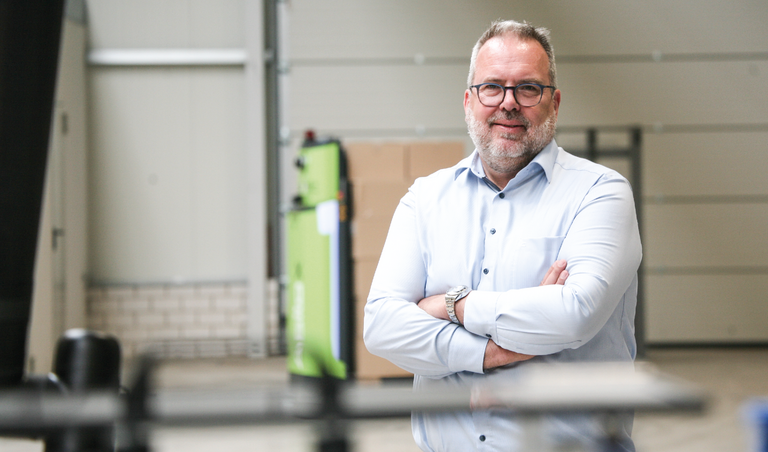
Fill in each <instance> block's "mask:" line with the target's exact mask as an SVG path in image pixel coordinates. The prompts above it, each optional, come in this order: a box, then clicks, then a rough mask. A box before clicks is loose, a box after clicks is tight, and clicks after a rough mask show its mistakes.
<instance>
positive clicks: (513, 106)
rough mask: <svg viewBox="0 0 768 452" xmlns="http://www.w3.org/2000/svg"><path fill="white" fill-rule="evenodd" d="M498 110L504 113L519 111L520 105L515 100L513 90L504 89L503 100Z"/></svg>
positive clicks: (509, 88)
mask: <svg viewBox="0 0 768 452" xmlns="http://www.w3.org/2000/svg"><path fill="white" fill-rule="evenodd" d="M499 108H501V109H502V110H505V111H512V110H520V104H518V103H517V100H516V99H515V90H514V89H513V88H511V87H504V100H503V101H502V102H501V105H499Z"/></svg>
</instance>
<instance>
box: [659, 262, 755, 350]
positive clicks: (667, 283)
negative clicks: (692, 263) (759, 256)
mask: <svg viewBox="0 0 768 452" xmlns="http://www.w3.org/2000/svg"><path fill="white" fill-rule="evenodd" d="M647 287H648V293H647V295H648V298H649V299H650V300H653V303H649V304H648V305H647V307H646V319H647V325H648V331H647V333H648V340H650V341H652V342H667V343H669V342H732V341H736V342H754V341H758V342H760V341H762V342H764V341H765V340H766V310H767V309H766V304H767V303H768V278H766V275H760V274H758V275H663V274H661V275H659V274H652V275H649V276H648V285H647Z"/></svg>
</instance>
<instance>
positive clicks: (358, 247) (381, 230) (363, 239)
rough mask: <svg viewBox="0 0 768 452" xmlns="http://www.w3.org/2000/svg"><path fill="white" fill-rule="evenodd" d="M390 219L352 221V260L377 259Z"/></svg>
mask: <svg viewBox="0 0 768 452" xmlns="http://www.w3.org/2000/svg"><path fill="white" fill-rule="evenodd" d="M391 222H392V219H391V218H384V217H373V218H367V219H363V220H353V221H352V258H354V259H366V258H372V259H376V260H378V259H379V256H381V250H382V248H384V242H385V241H386V240H387V233H388V232H389V224H390V223H391Z"/></svg>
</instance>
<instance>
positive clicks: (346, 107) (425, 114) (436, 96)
mask: <svg viewBox="0 0 768 452" xmlns="http://www.w3.org/2000/svg"><path fill="white" fill-rule="evenodd" d="M466 73H467V68H465V67H457V66H402V67H391V66H374V67H332V68H330V67H329V68H326V67H323V68H308V67H296V68H293V69H292V70H291V98H290V107H289V108H290V111H291V124H290V126H291V128H292V129H294V130H299V131H301V130H304V129H305V128H308V127H311V128H315V129H319V130H321V131H328V130H339V129H343V130H350V129H352V130H354V129H368V130H371V129H373V130H380V131H382V133H386V131H387V130H388V129H410V130H414V129H415V128H416V127H417V126H423V127H426V128H428V129H429V128H446V127H454V128H458V129H463V128H466V125H465V123H464V107H463V96H464V90H465V87H466V86H465V85H466V81H465V80H466Z"/></svg>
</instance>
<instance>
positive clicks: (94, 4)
mask: <svg viewBox="0 0 768 452" xmlns="http://www.w3.org/2000/svg"><path fill="white" fill-rule="evenodd" d="M244 1H245V0H216V1H210V0H162V1H157V0H131V1H113V0H87V5H88V16H89V20H88V25H89V35H90V36H89V42H90V47H91V48H92V49H124V48H128V49H134V48H161V49H165V48H188V47H189V48H242V47H243V46H244V43H245V28H244V27H245V22H244V21H243V16H244V9H245V6H244ZM258 26H259V27H260V26H261V25H260V24H258Z"/></svg>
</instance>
